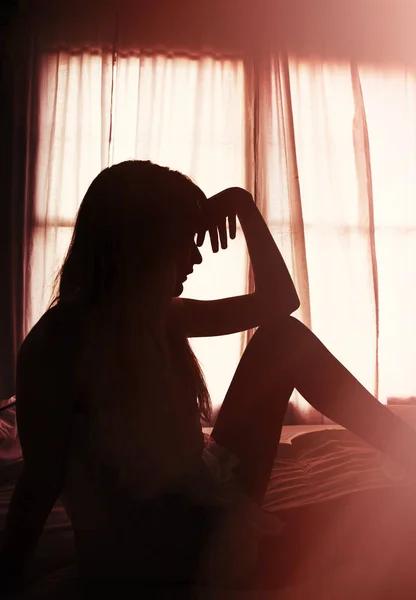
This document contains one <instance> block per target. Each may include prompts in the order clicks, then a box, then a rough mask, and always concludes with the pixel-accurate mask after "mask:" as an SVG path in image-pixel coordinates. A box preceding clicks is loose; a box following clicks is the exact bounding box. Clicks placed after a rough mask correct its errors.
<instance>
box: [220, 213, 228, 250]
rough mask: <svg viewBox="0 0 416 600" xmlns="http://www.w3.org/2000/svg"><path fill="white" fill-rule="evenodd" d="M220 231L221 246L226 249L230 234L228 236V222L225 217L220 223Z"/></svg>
mask: <svg viewBox="0 0 416 600" xmlns="http://www.w3.org/2000/svg"><path fill="white" fill-rule="evenodd" d="M218 233H219V236H220V242H221V248H222V249H223V250H225V249H226V248H227V246H228V239H227V238H228V236H227V222H226V220H225V219H222V220H221V221H219V223H218Z"/></svg>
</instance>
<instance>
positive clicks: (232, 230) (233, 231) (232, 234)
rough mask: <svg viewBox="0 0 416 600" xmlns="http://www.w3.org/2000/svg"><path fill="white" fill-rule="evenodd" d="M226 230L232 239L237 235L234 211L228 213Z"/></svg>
mask: <svg viewBox="0 0 416 600" xmlns="http://www.w3.org/2000/svg"><path fill="white" fill-rule="evenodd" d="M228 231H229V233H230V238H231V239H232V240H233V239H234V238H235V236H236V235H237V215H236V214H235V213H233V214H231V215H228Z"/></svg>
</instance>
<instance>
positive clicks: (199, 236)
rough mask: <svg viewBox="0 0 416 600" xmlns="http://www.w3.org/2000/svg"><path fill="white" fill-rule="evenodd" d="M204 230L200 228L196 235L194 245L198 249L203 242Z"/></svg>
mask: <svg viewBox="0 0 416 600" xmlns="http://www.w3.org/2000/svg"><path fill="white" fill-rule="evenodd" d="M206 232H207V230H206V228H201V229H200V230H199V231H198V233H197V235H196V245H197V246H198V247H199V248H200V247H201V246H202V244H203V243H204V240H205V234H206Z"/></svg>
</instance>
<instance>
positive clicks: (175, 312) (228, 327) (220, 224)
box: [171, 188, 299, 337]
mask: <svg viewBox="0 0 416 600" xmlns="http://www.w3.org/2000/svg"><path fill="white" fill-rule="evenodd" d="M206 212H207V213H208V214H207V216H206V218H205V222H204V226H203V231H202V234H201V235H199V236H198V245H201V244H202V243H203V240H204V237H205V233H206V232H207V231H208V232H209V235H210V237H211V245H212V249H213V251H214V252H216V251H218V237H219V238H220V242H221V247H222V248H226V247H227V232H226V221H227V219H228V225H229V230H230V237H231V238H233V237H235V217H236V216H237V217H238V219H239V221H240V224H241V227H242V229H243V232H244V235H245V238H246V242H247V248H248V252H249V256H250V260H251V264H252V268H253V273H254V281H255V291H254V292H253V293H251V294H247V295H245V296H237V297H233V298H225V299H222V300H211V301H203V300H202V301H201V300H191V299H186V298H183V299H174V300H173V303H172V315H171V321H172V322H173V323H174V324H175V323H176V326H178V327H180V329H181V331H183V332H184V333H185V335H187V336H188V337H204V336H214V335H225V334H229V333H234V332H237V331H244V330H246V329H251V328H254V327H257V326H259V325H263V324H266V323H270V322H276V321H278V320H279V319H281V318H282V317H283V316H287V315H290V314H291V313H293V312H294V311H295V310H296V309H297V308H298V307H299V298H298V295H297V293H296V289H295V286H294V284H293V281H292V279H291V276H290V274H289V271H288V269H287V267H286V265H285V262H284V260H283V257H282V255H281V253H280V251H279V249H278V247H277V246H276V244H275V242H274V239H273V236H272V235H271V233H270V231H269V229H268V227H267V225H266V223H265V221H264V219H263V217H262V215H261V214H260V212H259V210H258V209H257V207H256V205H255V203H254V201H253V198H252V196H251V194H249V193H248V192H246V191H245V190H243V189H241V188H229V189H227V190H224V191H223V192H221V193H219V194H217V195H216V196H213V197H212V198H210V199H208V200H207V210H206Z"/></svg>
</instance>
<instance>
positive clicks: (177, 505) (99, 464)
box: [20, 304, 203, 578]
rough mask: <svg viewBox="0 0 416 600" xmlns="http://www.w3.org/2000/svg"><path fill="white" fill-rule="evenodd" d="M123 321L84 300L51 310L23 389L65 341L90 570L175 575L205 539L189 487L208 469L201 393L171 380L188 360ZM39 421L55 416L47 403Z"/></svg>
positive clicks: (73, 509)
mask: <svg viewBox="0 0 416 600" xmlns="http://www.w3.org/2000/svg"><path fill="white" fill-rule="evenodd" d="M119 316H120V313H119ZM114 318H115V313H114V310H112V311H110V313H109V312H108V311H104V312H101V313H99V312H96V313H91V311H87V310H86V309H85V308H84V309H83V308H82V307H81V306H76V305H72V306H71V305H67V306H65V305H59V304H58V305H57V306H56V307H54V308H52V309H51V310H50V311H48V312H47V313H46V314H45V315H44V317H43V318H42V319H41V320H40V321H39V323H38V324H37V325H36V326H35V327H34V328H33V330H32V332H31V333H30V334H29V336H28V337H27V339H26V341H25V343H24V345H23V346H22V351H21V357H20V360H21V369H20V376H21V378H23V380H24V381H23V382H21V385H20V390H21V393H24V390H25V389H27V390H28V391H30V378H31V373H32V372H33V369H36V368H38V369H39V367H40V365H38V366H36V365H37V357H39V356H40V355H41V354H42V353H43V352H44V351H45V348H47V347H48V345H53V346H55V347H57V346H58V347H59V348H56V350H57V351H56V353H55V356H56V360H57V361H59V363H60V364H59V365H58V364H56V365H55V366H56V369H55V370H54V371H55V373H59V379H57V380H56V383H55V386H56V401H57V402H59V401H60V397H61V398H64V399H65V400H64V401H66V402H68V401H70V402H71V411H70V414H71V417H70V419H71V437H70V447H69V451H68V458H67V465H66V473H65V479H64V484H63V490H62V499H63V501H64V504H65V507H66V509H67V511H68V514H69V516H70V518H71V521H72V523H73V527H74V531H75V539H76V545H77V553H78V557H79V562H80V567H81V569H82V570H83V571H84V572H88V574H89V575H91V574H92V573H95V574H96V575H97V576H98V575H100V574H101V575H102V574H103V573H106V574H108V573H109V570H110V571H111V572H113V574H116V573H118V574H121V573H122V574H123V576H125V575H126V573H129V572H132V570H133V572H135V574H136V575H137V576H139V574H140V572H143V573H145V574H146V576H150V577H151V575H152V573H153V575H154V576H155V577H157V578H160V577H161V576H162V577H163V572H165V574H166V576H167V577H172V576H174V575H175V573H180V571H181V567H180V565H178V564H175V560H174V557H176V559H178V558H179V556H182V559H185V558H186V561H189V560H190V559H191V557H190V554H189V552H183V551H182V552H181V551H180V550H181V546H183V544H187V545H188V546H189V544H190V546H189V547H193V543H192V538H193V536H194V535H196V531H195V532H192V530H193V526H191V523H192V522H193V520H192V517H191V515H192V514H193V513H195V511H196V512H198V509H191V507H190V505H189V502H188V499H187V497H186V494H185V493H184V492H183V490H184V482H185V481H186V478H187V477H189V476H190V475H192V473H193V472H196V471H197V470H198V469H200V468H201V458H200V457H201V451H202V447H203V436H202V432H201V428H200V424H199V418H198V411H197V406H196V399H195V398H193V400H192V399H191V396H190V393H191V387H192V386H191V385H190V386H189V389H188V391H187V387H186V385H182V386H179V389H177V388H178V385H177V383H178V382H177V381H173V380H170V379H169V376H168V375H169V371H170V368H171V367H172V369H173V371H174V372H175V373H176V372H177V368H180V364H179V363H180V362H181V360H180V356H175V357H173V359H172V360H173V363H174V364H172V365H167V364H166V361H165V360H161V355H160V352H159V353H158V352H157V345H156V344H155V343H154V340H153V345H152V336H151V335H149V332H146V331H145V329H143V328H142V329H141V331H140V333H141V335H138V333H139V332H138V330H137V329H136V331H135V332H134V327H133V328H132V327H131V325H130V329H129V330H128V331H127V330H126V328H125V327H124V325H123V321H124V319H123V318H122V317H121V316H120V318H119V319H118V320H116V321H115V322H114ZM107 319H109V320H107ZM136 327H138V320H136ZM98 332H99V335H94V334H95V333H98ZM135 335H137V336H138V337H136V342H134V337H135ZM132 343H135V348H132V347H131V344H132ZM149 344H150V345H149ZM173 345H174V342H173V341H172V340H171V343H170V344H169V346H170V347H171V348H173ZM146 349H147V353H146V351H145V350H146ZM164 358H166V357H164ZM62 361H64V363H65V364H62ZM162 367H164V369H163V368H162ZM168 367H169V369H168ZM55 373H44V374H43V376H44V377H45V378H48V377H54V375H55ZM181 380H182V381H183V382H185V381H186V377H185V378H182V379H181ZM61 390H62V393H60V392H61ZM69 390H70V393H69V394H68V391H69ZM146 391H147V394H145V392H146ZM178 392H179V393H178ZM181 393H182V395H181ZM144 394H145V395H144ZM169 394H170V395H169ZM23 410H24V403H23ZM38 418H39V419H47V418H48V415H47V414H45V412H44V409H43V407H42V403H41V402H40V403H39V407H38ZM169 419H170V420H169ZM50 425H51V427H53V422H51V424H50ZM32 435H36V424H35V423H33V428H32ZM50 451H51V452H53V448H51V449H50ZM199 522H200V519H199ZM186 529H187V532H186ZM152 546H153V548H152ZM164 549H165V553H166V557H165V558H164V557H163V554H164ZM191 554H192V553H191ZM168 557H170V559H169V561H168ZM167 561H168V562H167ZM139 565H140V568H139ZM141 567H142V568H141ZM173 567H174V569H173V571H172V568H173ZM183 569H185V566H183ZM183 569H182V570H183ZM186 569H188V567H187V568H186ZM186 569H185V570H186Z"/></svg>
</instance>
